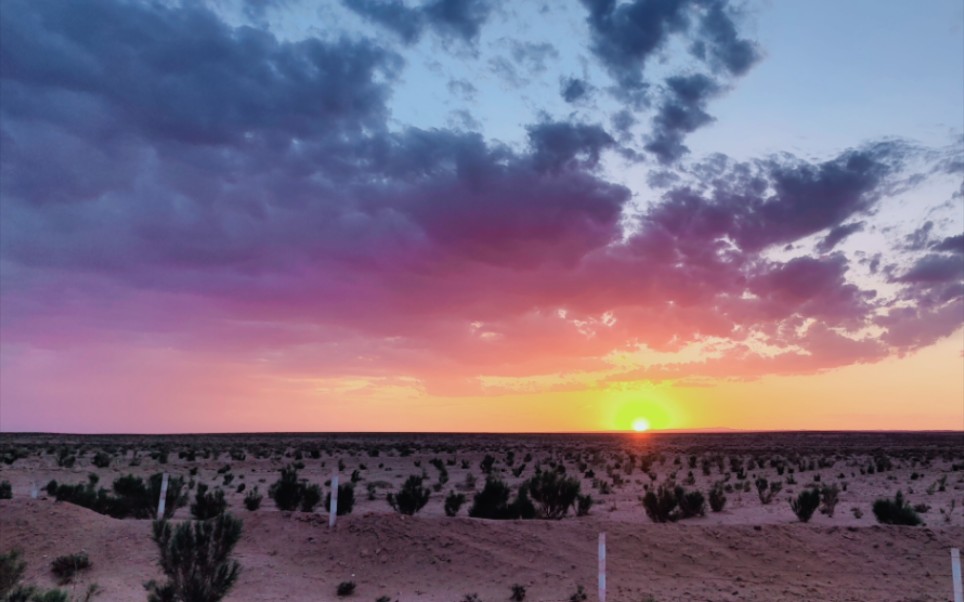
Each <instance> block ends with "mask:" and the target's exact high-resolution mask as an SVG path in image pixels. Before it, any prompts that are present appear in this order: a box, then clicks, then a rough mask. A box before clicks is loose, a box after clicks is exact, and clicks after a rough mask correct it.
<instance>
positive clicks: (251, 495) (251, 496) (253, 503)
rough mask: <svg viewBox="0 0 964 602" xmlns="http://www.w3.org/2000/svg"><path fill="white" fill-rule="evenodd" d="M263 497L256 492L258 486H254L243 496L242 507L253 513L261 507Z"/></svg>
mask: <svg viewBox="0 0 964 602" xmlns="http://www.w3.org/2000/svg"><path fill="white" fill-rule="evenodd" d="M263 497H264V496H262V495H261V493H260V492H259V491H258V486H257V485H255V486H254V488H253V489H251V491H249V492H248V493H247V495H245V496H244V507H245V508H247V509H248V510H250V511H251V512H254V511H255V510H257V509H258V508H260V507H261V500H262V498H263Z"/></svg>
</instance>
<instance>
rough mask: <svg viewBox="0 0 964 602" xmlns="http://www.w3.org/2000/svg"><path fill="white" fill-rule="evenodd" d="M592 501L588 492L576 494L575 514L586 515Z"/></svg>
mask: <svg viewBox="0 0 964 602" xmlns="http://www.w3.org/2000/svg"><path fill="white" fill-rule="evenodd" d="M593 503H594V502H593V499H592V496H591V495H589V494H588V493H587V494H586V495H578V496H576V516H588V515H589V511H590V510H591V509H592V505H593Z"/></svg>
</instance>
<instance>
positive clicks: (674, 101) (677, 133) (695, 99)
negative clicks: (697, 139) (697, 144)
mask: <svg viewBox="0 0 964 602" xmlns="http://www.w3.org/2000/svg"><path fill="white" fill-rule="evenodd" d="M720 91H721V89H720V85H719V84H718V83H717V82H715V81H714V80H713V79H711V78H710V77H708V76H706V75H703V74H701V73H697V74H694V75H687V76H674V77H669V78H667V79H666V85H665V89H664V90H663V93H662V100H661V101H660V104H659V107H658V109H657V111H656V115H655V116H654V117H653V127H652V131H651V132H650V134H649V136H648V139H647V141H646V145H645V148H646V150H648V151H649V152H651V153H653V154H654V155H656V157H657V159H659V161H660V162H661V163H664V164H666V163H672V162H674V161H676V160H677V159H679V158H680V157H682V156H683V155H684V154H686V153H688V152H689V149H688V148H687V147H686V145H685V144H683V138H684V137H685V136H686V134H689V133H691V132H694V131H696V130H697V129H698V128H700V127H702V126H704V125H706V124H707V123H710V122H711V121H713V118H712V117H710V115H709V114H708V113H707V112H706V104H707V102H708V101H709V99H710V98H712V97H713V96H716V95H717V94H719V93H720Z"/></svg>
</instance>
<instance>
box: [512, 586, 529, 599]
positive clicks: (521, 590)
mask: <svg viewBox="0 0 964 602" xmlns="http://www.w3.org/2000/svg"><path fill="white" fill-rule="evenodd" d="M509 599H510V600H512V602H522V601H523V600H525V599H526V588H525V586H524V585H519V584H518V583H516V584H515V585H513V586H512V595H511V596H509Z"/></svg>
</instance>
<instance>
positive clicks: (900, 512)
mask: <svg viewBox="0 0 964 602" xmlns="http://www.w3.org/2000/svg"><path fill="white" fill-rule="evenodd" d="M873 509H874V516H876V517H877V522H878V523H883V524H885V525H908V526H911V527H915V526H917V525H919V524H921V523H922V522H923V521H921V518H920V516H918V514H917V512H915V511H914V509H913V508H912V507H911V505H910V504H909V503H908V502H906V501H905V500H904V494H903V493H902V492H900V491H898V492H897V495H896V496H895V497H894V499H893V500H890V499H887V498H880V499H878V500H877V501H875V502H874V507H873Z"/></svg>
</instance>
